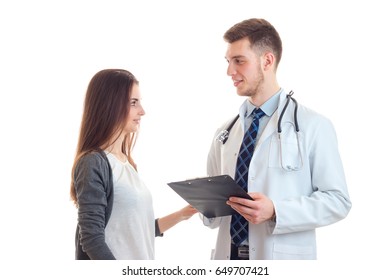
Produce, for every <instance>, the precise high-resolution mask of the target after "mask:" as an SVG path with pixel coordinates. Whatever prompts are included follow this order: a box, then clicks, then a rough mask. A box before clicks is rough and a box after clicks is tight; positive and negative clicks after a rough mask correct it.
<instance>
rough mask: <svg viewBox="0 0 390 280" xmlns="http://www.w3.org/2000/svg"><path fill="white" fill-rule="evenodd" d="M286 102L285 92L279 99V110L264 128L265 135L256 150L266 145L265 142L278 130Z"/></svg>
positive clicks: (262, 135)
mask: <svg viewBox="0 0 390 280" xmlns="http://www.w3.org/2000/svg"><path fill="white" fill-rule="evenodd" d="M285 100H286V93H285V92H284V91H283V92H282V93H281V94H280V97H279V105H278V109H277V110H276V112H275V113H274V114H273V115H272V116H271V119H270V120H269V122H268V124H267V126H266V127H265V128H264V130H263V133H262V134H261V135H260V139H259V141H258V142H257V145H256V148H258V147H259V146H260V145H261V144H262V143H264V141H266V140H267V139H268V137H270V136H271V135H272V134H273V133H274V132H275V131H276V130H277V127H278V120H279V116H280V113H281V111H282V108H283V104H284V102H285Z"/></svg>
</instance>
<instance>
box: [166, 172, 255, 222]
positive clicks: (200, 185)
mask: <svg viewBox="0 0 390 280" xmlns="http://www.w3.org/2000/svg"><path fill="white" fill-rule="evenodd" d="M168 186H170V187H171V188H172V189H173V190H174V191H175V192H176V193H177V194H178V195H180V196H181V197H182V198H183V199H184V200H185V201H187V202H188V203H189V204H191V205H192V206H193V207H194V208H196V209H197V210H198V211H199V212H200V213H202V214H203V215H204V216H205V217H207V218H214V217H221V216H229V215H232V214H234V213H236V211H235V210H234V209H233V208H231V207H230V206H229V205H227V204H226V201H227V200H229V197H232V196H237V197H242V198H247V199H250V200H253V199H252V198H251V197H250V196H249V195H248V194H247V193H246V192H245V191H244V190H243V189H242V188H241V187H240V186H239V185H238V184H237V183H236V182H235V181H234V180H233V178H232V177H230V176H229V175H220V176H213V177H203V178H196V179H192V180H185V181H178V182H171V183H168Z"/></svg>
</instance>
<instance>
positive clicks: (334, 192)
mask: <svg viewBox="0 0 390 280" xmlns="http://www.w3.org/2000/svg"><path fill="white" fill-rule="evenodd" d="M224 39H225V40H226V41H227V43H228V47H227V52H226V60H227V62H228V68H227V74H228V75H229V76H231V77H232V80H233V83H234V86H235V87H236V89H237V94H238V95H240V96H246V97H247V99H246V100H245V102H244V104H243V105H242V106H241V108H240V110H239V118H238V120H237V121H234V120H229V121H228V122H226V123H225V124H223V125H222V126H221V127H220V128H219V129H218V130H217V132H216V134H215V136H214V138H213V141H212V145H211V148H210V152H209V155H208V165H207V169H208V175H209V176H217V175H223V174H229V175H230V176H232V177H233V178H234V176H235V168H236V163H237V157H238V153H239V150H240V146H241V143H242V140H243V136H244V133H245V130H246V129H247V128H248V126H249V125H250V122H251V116H250V113H251V111H252V110H253V108H261V109H262V110H263V111H264V113H265V116H264V117H262V118H261V119H260V125H259V126H260V129H259V132H258V136H257V140H256V141H257V142H256V146H255V149H254V153H253V157H252V159H251V162H250V165H249V171H248V182H247V185H248V193H249V194H250V195H251V197H252V198H253V199H254V200H253V201H251V200H248V199H242V198H237V197H232V198H230V199H229V201H228V202H227V203H228V204H229V205H230V206H231V207H232V208H234V209H235V210H236V211H237V212H238V213H240V214H241V215H242V216H243V217H244V218H245V219H246V220H247V221H248V224H249V225H248V231H249V233H248V238H247V240H245V241H244V243H243V244H245V246H246V247H247V248H248V251H249V257H248V259H250V260H261V259H263V260H273V259H275V260H276V259H316V256H317V252H316V233H315V229H316V228H318V227H322V226H326V225H329V224H332V223H335V222H337V221H339V220H341V219H343V218H345V217H346V216H347V214H348V212H349V210H350V208H351V201H350V199H349V195H348V190H347V185H346V180H345V176H344V171H343V166H342V162H341V159H340V155H339V152H338V147H337V139H336V133H335V130H334V128H333V125H332V124H331V122H330V121H329V120H328V119H327V118H325V117H324V116H322V115H320V114H318V113H316V112H314V111H312V110H310V109H308V108H306V107H304V106H302V105H299V104H298V105H296V106H297V114H296V118H295V117H294V115H295V114H294V112H295V106H294V105H295V102H293V100H290V101H289V104H288V106H286V102H287V96H288V94H287V92H286V91H285V90H283V89H282V88H281V87H280V86H279V85H278V82H277V79H276V70H277V66H278V64H279V61H280V58H281V54H282V43H281V40H280V38H279V35H278V33H277V31H276V30H275V28H274V27H273V26H272V25H271V24H270V23H269V22H267V21H265V20H264V19H249V20H245V21H243V22H241V23H238V24H236V25H234V26H233V27H232V28H230V29H229V30H228V31H227V32H226V33H225V35H224ZM313 91H315V89H313ZM285 107H286V110H285V112H284V114H283V117H282V120H281V122H280V129H281V132H278V122H279V120H280V119H281V114H282V111H283V109H284V108H285ZM231 123H234V124H233V126H232V127H231V129H230V133H229V137H228V138H227V139H226V142H225V143H224V144H223V143H222V142H221V141H219V140H221V139H219V138H220V137H219V134H220V132H221V131H223V130H225V129H226V128H227V127H229V124H231ZM297 130H298V131H297ZM203 221H204V224H205V225H206V226H209V227H211V228H217V227H218V228H219V232H218V237H217V242H216V247H215V249H213V252H212V259H220V260H229V259H235V258H232V255H231V250H232V249H231V248H233V247H232V240H231V234H230V222H231V216H225V217H218V218H211V219H207V218H206V217H203Z"/></svg>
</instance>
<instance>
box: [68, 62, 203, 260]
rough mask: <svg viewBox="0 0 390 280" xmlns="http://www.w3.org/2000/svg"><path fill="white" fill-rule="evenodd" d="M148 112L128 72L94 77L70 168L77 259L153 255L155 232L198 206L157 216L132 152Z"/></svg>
mask: <svg viewBox="0 0 390 280" xmlns="http://www.w3.org/2000/svg"><path fill="white" fill-rule="evenodd" d="M144 114H145V111H144V109H143V108H142V105H141V95H140V91H139V85H138V81H137V79H136V78H135V77H134V75H132V74H131V73H130V72H128V71H126V70H121V69H106V70H102V71H100V72H98V73H97V74H95V76H94V77H93V78H92V80H91V81H90V83H89V86H88V89H87V93H86V96H85V102H84V112H83V117H82V122H81V128H80V135H79V141H78V147H77V152H76V157H75V161H74V164H73V169H72V182H71V197H72V199H73V201H74V203H75V204H76V206H77V207H78V224H77V230H76V259H103V260H111V259H128V260H129V259H136V260H137V259H154V237H155V236H161V235H162V233H163V232H164V231H166V230H167V229H169V228H170V227H172V226H174V225H175V224H177V223H178V222H180V221H183V220H186V219H188V218H190V217H191V216H192V215H193V214H195V213H196V212H197V211H196V210H195V209H194V208H193V207H191V206H190V205H188V206H186V207H184V208H183V209H181V210H179V211H177V212H175V213H172V214H171V215H168V216H166V217H163V218H160V219H156V220H155V218H154V214H153V206H152V197H151V194H150V192H149V190H148V189H147V188H146V186H145V185H144V183H143V182H142V180H141V179H140V178H139V176H138V173H137V166H136V164H135V163H134V161H133V159H132V157H131V151H132V148H133V146H134V143H135V140H136V133H137V131H138V130H139V126H140V120H141V117H142V116H143V115H144Z"/></svg>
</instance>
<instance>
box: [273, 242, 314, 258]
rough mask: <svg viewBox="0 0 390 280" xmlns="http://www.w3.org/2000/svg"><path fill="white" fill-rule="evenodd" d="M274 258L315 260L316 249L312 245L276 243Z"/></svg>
mask: <svg viewBox="0 0 390 280" xmlns="http://www.w3.org/2000/svg"><path fill="white" fill-rule="evenodd" d="M273 259H274V260H314V259H316V254H315V249H314V248H313V247H312V246H299V245H286V244H278V243H275V244H274V248H273Z"/></svg>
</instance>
